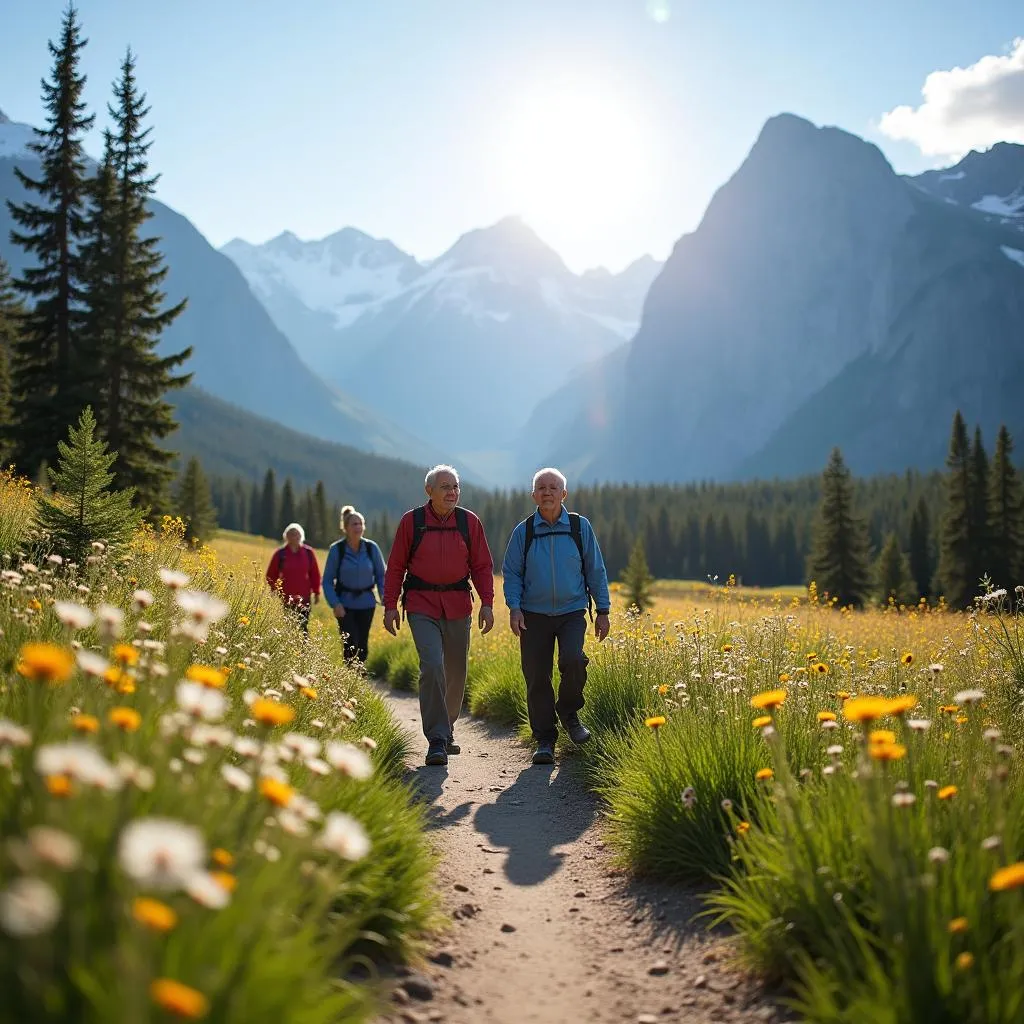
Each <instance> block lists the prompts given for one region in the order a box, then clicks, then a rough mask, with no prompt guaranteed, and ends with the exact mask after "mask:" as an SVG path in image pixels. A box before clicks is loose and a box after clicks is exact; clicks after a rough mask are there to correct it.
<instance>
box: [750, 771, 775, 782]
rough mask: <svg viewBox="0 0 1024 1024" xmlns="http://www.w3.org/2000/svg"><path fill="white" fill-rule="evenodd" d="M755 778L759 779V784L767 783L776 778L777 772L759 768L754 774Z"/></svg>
mask: <svg viewBox="0 0 1024 1024" xmlns="http://www.w3.org/2000/svg"><path fill="white" fill-rule="evenodd" d="M754 778H755V779H757V781H758V782H765V781H767V780H768V779H773V778H775V772H773V771H772V770H771V768H758V769H757V771H756V772H755V773H754Z"/></svg>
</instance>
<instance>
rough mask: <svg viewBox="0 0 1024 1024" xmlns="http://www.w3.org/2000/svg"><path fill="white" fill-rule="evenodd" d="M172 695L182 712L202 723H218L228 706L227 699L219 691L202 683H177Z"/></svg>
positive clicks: (185, 681)
mask: <svg viewBox="0 0 1024 1024" xmlns="http://www.w3.org/2000/svg"><path fill="white" fill-rule="evenodd" d="M174 695H175V697H176V698H177V701H178V707H179V708H181V710H182V711H184V712H185V713H186V714H188V715H191V716H192V717H193V718H201V719H202V720H203V721H204V722H219V721H220V720H221V719H222V718H223V717H224V712H225V711H226V710H227V706H228V699H227V697H225V696H224V694H223V693H222V692H221V691H220V690H213V689H211V688H210V687H207V686H203V685H202V683H193V682H191V681H187V680H184V681H182V682H180V683H178V685H177V688H176V689H175V691H174Z"/></svg>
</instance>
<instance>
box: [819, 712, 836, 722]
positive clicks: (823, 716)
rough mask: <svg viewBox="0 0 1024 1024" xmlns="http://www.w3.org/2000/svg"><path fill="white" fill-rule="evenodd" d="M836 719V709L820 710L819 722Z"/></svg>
mask: <svg viewBox="0 0 1024 1024" xmlns="http://www.w3.org/2000/svg"><path fill="white" fill-rule="evenodd" d="M835 720H836V713H835V712H834V711H819V712H818V721H819V722H834V721H835Z"/></svg>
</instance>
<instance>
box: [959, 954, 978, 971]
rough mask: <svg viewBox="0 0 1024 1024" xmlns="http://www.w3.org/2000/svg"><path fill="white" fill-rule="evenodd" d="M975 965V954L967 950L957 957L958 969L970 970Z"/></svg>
mask: <svg viewBox="0 0 1024 1024" xmlns="http://www.w3.org/2000/svg"><path fill="white" fill-rule="evenodd" d="M973 966H974V954H973V953H968V952H967V951H966V950H965V951H964V952H963V953H961V954H960V955H959V956H958V957H957V958H956V969H957V970H958V971H969V970H970V969H971V968H972V967H973Z"/></svg>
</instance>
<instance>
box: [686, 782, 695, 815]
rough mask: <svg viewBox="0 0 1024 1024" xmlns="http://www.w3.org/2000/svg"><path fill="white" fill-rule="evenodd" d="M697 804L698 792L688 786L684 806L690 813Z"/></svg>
mask: <svg viewBox="0 0 1024 1024" xmlns="http://www.w3.org/2000/svg"><path fill="white" fill-rule="evenodd" d="M696 803H697V791H696V790H695V789H694V788H693V786H687V787H686V789H684V790H683V806H684V807H685V808H686V809H687V810H688V811H689V810H692V809H693V807H694V806H695V805H696Z"/></svg>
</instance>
